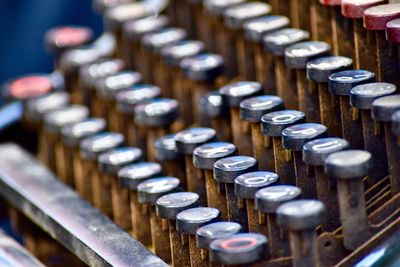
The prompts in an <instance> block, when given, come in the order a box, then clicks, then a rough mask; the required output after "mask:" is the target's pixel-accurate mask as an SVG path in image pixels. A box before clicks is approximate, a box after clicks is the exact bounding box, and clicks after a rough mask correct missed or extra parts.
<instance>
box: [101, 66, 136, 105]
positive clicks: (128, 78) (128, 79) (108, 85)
mask: <svg viewBox="0 0 400 267" xmlns="http://www.w3.org/2000/svg"><path fill="white" fill-rule="evenodd" d="M142 79H143V76H142V74H140V73H139V72H135V71H121V72H118V73H115V74H112V75H110V76H108V77H106V78H103V79H100V80H98V81H97V82H96V88H97V91H98V93H99V95H100V96H101V97H103V98H106V99H114V98H115V95H116V94H117V93H118V92H120V91H122V90H124V89H128V88H129V87H131V86H133V85H135V84H138V83H140V82H141V81H142Z"/></svg>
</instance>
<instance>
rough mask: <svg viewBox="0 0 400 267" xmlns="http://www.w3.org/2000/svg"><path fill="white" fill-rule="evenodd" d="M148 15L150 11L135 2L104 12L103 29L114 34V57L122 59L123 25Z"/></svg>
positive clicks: (142, 4) (144, 5)
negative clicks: (115, 44) (115, 45)
mask: <svg viewBox="0 0 400 267" xmlns="http://www.w3.org/2000/svg"><path fill="white" fill-rule="evenodd" d="M148 15H150V10H149V9H148V7H147V6H146V4H145V3H141V2H135V3H132V2H131V3H127V4H121V5H116V6H114V7H111V8H108V9H107V10H106V11H105V12H104V28H105V29H106V31H108V32H111V33H113V34H114V36H115V38H116V42H117V47H116V48H117V49H116V51H115V56H116V57H117V58H123V57H124V52H125V51H124V47H123V38H122V32H123V31H122V30H123V24H124V23H125V22H128V21H132V20H138V19H142V18H144V17H146V16H148Z"/></svg>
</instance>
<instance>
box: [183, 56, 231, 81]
mask: <svg viewBox="0 0 400 267" xmlns="http://www.w3.org/2000/svg"><path fill="white" fill-rule="evenodd" d="M180 68H181V69H182V71H183V73H184V74H185V76H186V77H187V78H189V79H191V80H194V81H209V80H213V79H215V78H216V77H218V76H219V75H221V74H222V72H223V70H224V59H223V57H221V56H220V55H217V54H200V55H197V56H192V57H189V58H185V59H183V60H182V61H181V62H180Z"/></svg>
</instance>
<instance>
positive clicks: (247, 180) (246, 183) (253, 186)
mask: <svg viewBox="0 0 400 267" xmlns="http://www.w3.org/2000/svg"><path fill="white" fill-rule="evenodd" d="M278 182H279V176H278V174H276V173H274V172H268V171H257V172H248V173H245V174H242V175H239V176H238V177H236V178H235V194H236V195H237V196H238V197H240V198H243V199H254V195H255V193H256V192H257V191H258V190H260V189H262V188H264V187H268V186H271V185H274V184H277V183H278Z"/></svg>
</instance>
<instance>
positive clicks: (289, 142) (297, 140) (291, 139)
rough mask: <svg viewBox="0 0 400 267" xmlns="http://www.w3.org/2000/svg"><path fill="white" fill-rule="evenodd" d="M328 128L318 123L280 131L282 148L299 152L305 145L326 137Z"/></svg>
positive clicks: (304, 124) (299, 125)
mask: <svg viewBox="0 0 400 267" xmlns="http://www.w3.org/2000/svg"><path fill="white" fill-rule="evenodd" d="M327 130H328V128H326V126H325V125H322V124H318V123H302V124H297V125H293V126H290V127H288V128H286V129H284V130H283V131H282V146H283V147H284V148H286V149H290V150H293V151H301V150H302V149H303V146H304V144H305V143H307V142H309V141H311V140H314V139H317V138H321V137H323V136H325V135H326V132H327Z"/></svg>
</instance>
